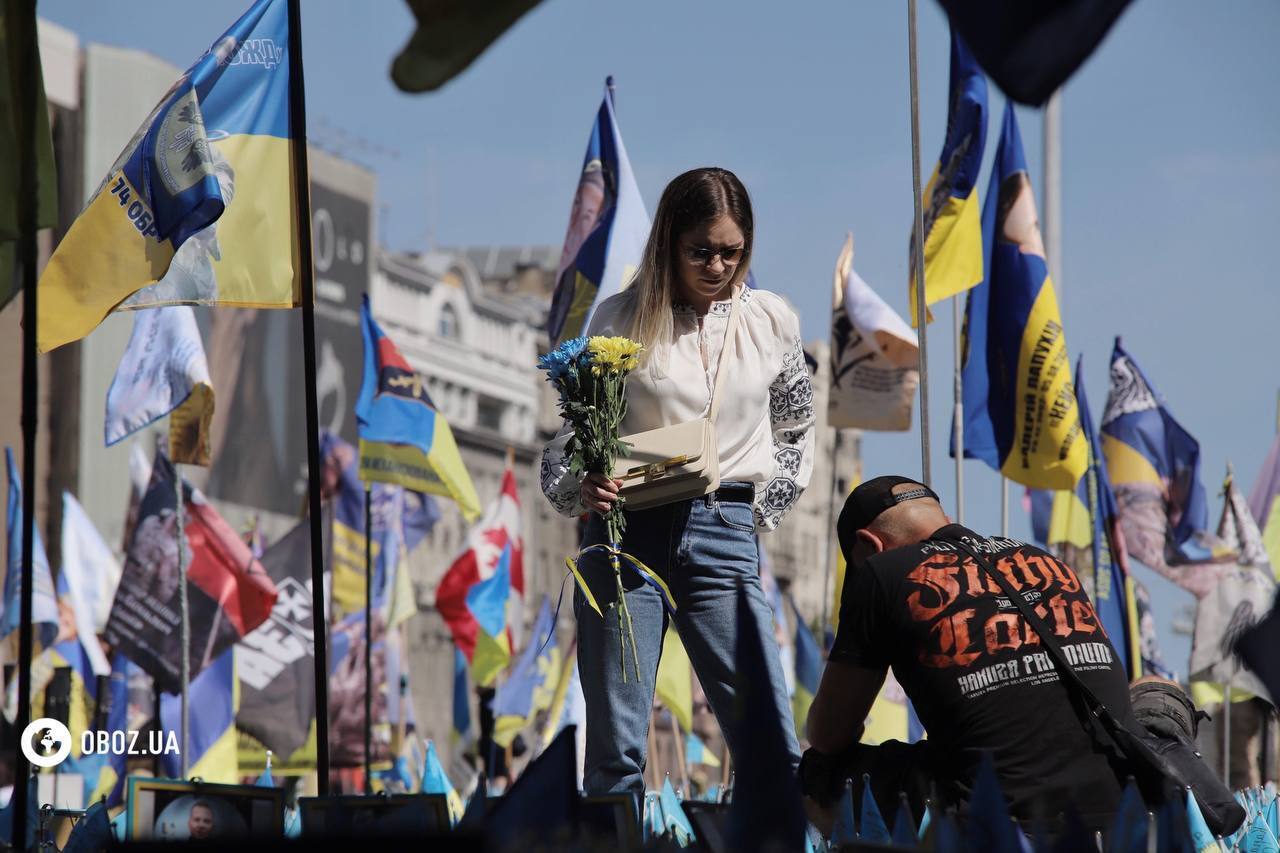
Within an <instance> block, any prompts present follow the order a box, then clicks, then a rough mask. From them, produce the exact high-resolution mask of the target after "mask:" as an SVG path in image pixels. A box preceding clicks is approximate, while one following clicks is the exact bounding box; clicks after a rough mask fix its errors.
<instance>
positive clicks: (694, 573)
mask: <svg viewBox="0 0 1280 853" xmlns="http://www.w3.org/2000/svg"><path fill="white" fill-rule="evenodd" d="M753 226H754V219H753V216H752V211H751V201H750V199H749V198H748V196H747V191H746V188H745V187H744V186H743V185H742V182H741V181H739V180H738V178H737V176H735V175H734V174H733V173H732V172H729V171H727V170H725V169H716V168H703V169H694V170H693V171H690V172H686V173H684V174H683V175H680V176H679V177H677V178H676V179H675V180H673V181H672V182H671V183H670V184H669V185H668V186H667V188H666V190H665V191H664V192H663V194H662V200H661V201H660V202H659V203H658V211H657V214H656V216H655V218H654V223H653V229H652V231H651V232H650V234H649V241H648V244H647V245H646V247H645V252H644V257H643V260H642V262H641V265H640V269H639V270H638V271H637V273H636V278H635V281H634V282H633V283H632V284H631V286H630V287H629V288H628V289H626V290H624V291H623V292H622V293H619V294H617V295H616V296H613V297H610V298H609V299H606V300H605V301H604V302H602V303H601V304H600V305H599V306H597V309H596V312H595V314H594V316H593V317H592V319H591V322H590V331H589V333H590V334H592V335H626V336H628V337H630V338H632V339H634V340H638V341H640V342H641V343H643V344H644V345H645V351H644V354H643V361H642V363H641V366H640V368H639V369H637V370H636V371H634V372H633V373H632V374H631V376H630V378H629V379H628V380H627V390H626V394H627V415H626V418H625V420H624V421H623V423H622V434H623V435H628V434H631V433H636V432H642V431H644V430H649V429H655V428H657V427H662V426H669V425H671V424H677V423H682V422H685V421H691V420H696V419H698V418H701V417H705V416H706V415H707V413H708V411H709V409H710V402H711V399H710V398H711V391H712V388H713V386H714V384H715V379H716V376H717V371H718V370H727V371H729V372H728V374H727V375H726V377H725V382H724V385H723V387H722V388H721V391H720V394H721V395H722V399H721V400H720V402H719V405H720V408H719V413H718V416H717V418H716V422H715V424H716V438H717V444H718V449H719V456H720V459H719V462H720V478H721V479H720V488H719V489H717V490H716V491H715V492H713V493H712V494H709V495H707V496H705V497H703V498H696V499H692V500H685V501H680V502H677V503H673V504H668V505H665V506H660V507H655V508H652V509H646V510H636V511H631V510H629V511H627V529H626V533H625V535H624V538H623V542H622V550H623V551H625V552H627V553H630V554H633V555H634V556H636V557H637V558H639V559H640V560H641V561H642V562H643V563H645V564H646V565H648V566H649V567H650V568H651V569H653V570H654V571H655V572H656V573H657V574H658V575H659V576H661V577H662V579H663V580H664V581H665V582H666V583H667V585H668V586H669V587H670V589H671V593H672V596H673V598H674V601H675V606H676V609H675V612H673V613H668V612H666V611H665V609H664V607H663V603H662V599H661V596H660V595H659V593H658V592H657V590H655V589H654V588H653V587H652V586H650V585H648V584H646V583H644V582H643V581H642V580H641V579H640V577H639V576H638V575H636V574H634V573H631V572H628V571H627V570H626V569H624V570H623V586H624V588H625V589H626V597H627V608H628V609H629V610H630V613H631V617H632V622H633V624H634V633H635V642H636V646H637V651H638V655H639V660H640V667H641V675H642V678H640V679H637V678H636V677H635V674H634V673H633V672H630V670H631V669H632V666H631V663H630V662H631V660H632V658H631V654H630V651H629V650H628V651H627V655H626V660H627V669H628V674H627V675H626V676H624V675H623V672H622V668H621V666H620V661H621V660H623V649H622V648H620V645H621V643H622V637H621V636H620V633H619V630H618V623H617V620H616V617H615V616H614V614H613V613H611V612H609V610H608V609H607V608H608V607H610V606H611V605H613V604H614V602H615V598H616V592H615V582H614V578H613V571H612V569H610V568H609V567H608V565H607V563H606V561H605V559H604V558H603V556H602V555H599V554H591V555H588V556H585V557H584V558H583V560H582V563H581V569H582V575H583V577H584V578H585V579H586V582H587V583H588V584H589V585H590V587H591V590H592V593H593V594H594V596H595V598H596V601H597V602H598V603H599V605H600V607H601V608H602V610H604V612H605V615H606V618H604V619H601V617H600V616H598V615H597V614H596V613H595V612H594V611H593V610H592V609H591V608H590V607H587V606H585V603H584V601H583V598H582V595H581V593H580V592H578V593H577V594H575V597H574V609H575V611H576V613H577V616H578V670H579V677H580V679H581V683H582V690H583V694H584V697H585V698H586V704H587V719H586V741H587V746H586V768H585V771H586V772H585V778H584V787H585V789H586V791H587V793H590V794H599V793H609V792H620V791H643V789H644V777H643V773H644V765H645V751H646V743H647V735H648V726H649V710H650V707H651V705H652V703H653V693H654V682H655V679H656V674H657V668H658V659H659V657H660V655H661V650H662V641H663V635H664V632H665V629H666V625H667V622H668V619H670V620H671V621H673V622H674V625H675V628H676V631H677V632H678V633H679V635H680V639H681V641H682V642H683V644H684V646H685V649H686V650H687V651H688V654H689V659H690V661H691V662H692V664H693V668H694V671H695V672H696V673H697V675H698V678H699V681H700V682H701V683H702V686H703V688H704V690H705V691H706V694H707V698H708V700H709V701H710V703H711V707H712V709H713V710H714V711H715V713H716V716H717V718H718V719H719V721H720V724H721V727H722V729H724V731H725V734H726V736H727V737H728V740H729V746H730V749H731V750H737V749H738V748H740V745H738V744H735V743H734V740H733V732H732V726H731V715H732V714H733V692H734V684H735V675H734V671H735V663H734V652H735V644H736V639H737V638H736V634H737V628H736V625H737V621H736V618H737V590H738V586H739V584H741V585H743V586H744V587H745V590H746V594H747V601H748V604H749V605H750V607H751V609H752V611H753V612H754V615H755V621H756V623H757V625H758V626H759V630H760V635H761V642H762V643H764V645H765V648H766V649H773V648H776V646H777V642H776V640H775V638H774V634H773V627H772V626H773V616H772V612H771V610H770V608H769V605H768V603H767V601H766V600H765V597H764V593H763V590H762V589H761V586H760V576H759V568H760V564H759V554H758V549H757V545H756V537H755V532H756V531H757V530H765V531H769V530H773V529H775V528H776V527H777V526H778V523H779V522H780V521H781V520H782V517H783V516H784V515H785V514H786V513H787V511H788V510H790V509H791V507H792V506H794V505H795V502H796V500H797V499H798V498H799V496H800V493H801V492H802V491H803V490H804V487H805V486H806V485H807V483H808V480H809V475H810V472H811V471H812V468H813V447H812V431H813V423H814V411H813V388H812V386H811V384H810V382H809V372H808V369H807V368H806V366H805V363H804V352H803V350H802V349H801V343H800V324H799V320H798V319H797V317H796V315H795V312H794V311H793V310H792V309H791V308H790V307H789V306H788V305H787V303H786V302H785V301H784V300H783V299H782V298H781V297H779V296H776V295H774V294H772V293H769V292H768V291H764V290H758V289H749V288H747V287H745V285H744V281H745V279H746V277H747V269H748V266H749V264H750V262H751V246H752V237H753ZM733 299H737V300H738V314H739V317H738V320H737V324H736V326H737V327H736V332H735V335H734V346H733V347H732V348H731V350H730V351H729V353H730V357H729V358H728V359H726V360H725V361H724V362H723V363H722V362H721V358H720V356H721V353H722V352H724V351H725V344H726V341H725V338H726V334H727V331H728V326H729V316H730V310H731V304H732V300H733ZM562 432H563V431H562ZM564 440H565V439H564V436H563V435H562V436H560V437H558V438H557V439H556V440H554V441H552V443H551V444H550V445H548V447H547V449H546V450H545V451H544V453H543V459H542V477H541V479H542V489H543V492H544V493H545V494H546V496H547V498H548V500H550V501H551V503H552V505H553V506H555V508H556V509H557V510H558V511H559V512H560V513H562V514H564V515H579V514H581V513H582V512H584V511H585V510H591V511H592V513H591V516H590V520H589V522H588V524H587V530H586V535H585V538H584V542H583V544H584V546H585V545H591V544H595V543H598V542H602V541H604V539H605V532H604V524H603V522H602V520H601V517H600V515H599V513H600V512H602V511H604V510H606V509H607V508H608V506H609V505H610V504H611V503H612V502H613V501H614V500H616V499H617V495H618V489H619V487H620V486H621V481H619V480H611V479H609V478H607V477H604V476H601V475H590V476H588V477H587V478H585V479H583V480H581V481H580V480H578V479H576V478H574V477H573V476H571V475H570V474H568V472H567V471H566V469H565V465H564V462H563V447H564ZM765 658H766V661H767V665H768V669H769V682H770V683H769V685H768V688H769V689H768V690H762V691H760V692H759V693H755V695H756V696H758V697H760V698H761V701H772V702H773V703H774V705H775V706H776V714H777V716H778V718H779V720H780V721H781V723H782V726H783V728H784V730H785V732H786V735H787V740H788V746H789V749H790V752H791V757H792V761H793V763H795V762H798V761H799V748H798V745H797V743H796V739H795V726H794V724H793V722H792V717H791V703H790V700H789V698H788V696H787V689H786V685H785V682H784V680H783V675H782V667H781V664H780V663H779V660H778V656H777V655H776V654H766V655H765ZM753 692H754V691H753Z"/></svg>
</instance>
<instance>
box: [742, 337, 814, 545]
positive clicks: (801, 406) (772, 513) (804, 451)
mask: <svg viewBox="0 0 1280 853" xmlns="http://www.w3.org/2000/svg"><path fill="white" fill-rule="evenodd" d="M769 421H770V424H771V426H772V428H773V435H772V439H773V476H772V477H770V478H769V481H768V482H767V483H765V484H764V486H763V487H761V488H758V489H757V490H756V500H755V516H756V527H757V528H758V529H761V530H776V529H777V527H778V524H779V523H780V522H781V521H782V517H783V516H784V515H786V514H787V513H788V512H789V511H790V510H791V508H792V507H794V506H795V504H796V501H798V500H799V499H800V494H801V493H802V492H803V491H804V489H805V486H807V485H809V476H810V475H811V474H812V473H813V452H814V451H813V426H814V421H815V416H814V408H813V383H812V382H811V381H810V379H809V369H808V367H806V366H805V363H804V349H803V348H802V347H801V345H800V339H799V338H796V339H795V341H794V342H793V343H792V345H791V349H790V350H789V351H788V352H787V354H786V356H785V357H784V358H783V360H782V371H781V372H780V373H779V374H778V376H777V378H776V379H774V380H773V384H771V385H770V386H769Z"/></svg>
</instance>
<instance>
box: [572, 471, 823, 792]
mask: <svg viewBox="0 0 1280 853" xmlns="http://www.w3.org/2000/svg"><path fill="white" fill-rule="evenodd" d="M722 485H730V484H727V483H726V484H722ZM754 526H755V523H754V518H753V515H752V508H751V505H750V504H748V503H739V502H728V501H724V502H722V501H718V500H716V498H715V497H714V495H708V496H706V497H703V498H695V499H693V500H688V501H681V502H679V503H675V504H669V505H667V506H662V507H656V508H654V509H647V510H639V511H634V512H628V513H627V529H626V533H625V534H624V535H623V542H622V550H623V551H625V552H627V553H628V554H632V555H633V556H635V557H636V558H638V559H639V560H640V561H641V562H643V563H644V564H645V565H647V566H648V567H649V568H651V569H653V571H654V572H655V573H656V574H657V575H658V576H659V577H661V578H662V579H663V580H664V581H665V582H666V583H667V585H668V586H669V587H670V588H671V594H672V598H673V599H674V600H675V604H676V612H675V613H674V614H673V615H672V616H671V618H672V619H673V620H674V622H675V628H676V631H677V632H678V633H679V635H680V639H681V641H682V642H683V643H684V647H685V650H686V651H687V652H688V653H689V660H690V663H692V664H693V670H694V672H695V673H697V676H698V680H699V681H700V682H701V683H702V688H703V690H704V692H705V693H706V695H707V700H708V701H709V702H710V703H711V710H712V711H714V712H715V715H716V719H717V720H718V721H719V722H720V727H721V729H723V731H724V733H725V736H726V739H727V741H728V743H729V749H730V751H731V753H733V754H738V750H739V749H742V748H746V749H750V748H751V745H750V744H736V743H734V737H733V735H734V732H733V725H732V720H733V713H734V712H733V696H734V681H735V670H736V666H735V663H734V657H735V648H736V643H737V633H738V632H737V590H738V585H739V584H743V585H744V586H745V587H746V591H747V600H748V602H749V603H750V606H751V609H752V611H754V614H755V621H756V624H757V625H759V627H760V639H761V642H762V643H763V644H764V648H765V660H766V662H767V665H768V668H769V674H768V675H769V682H770V685H771V687H772V690H771V691H768V692H770V693H771V694H772V697H773V699H772V701H773V703H774V705H775V706H776V708H775V710H776V713H777V716H778V720H779V722H780V723H781V725H782V727H783V729H784V730H785V732H786V736H787V744H788V747H789V750H790V752H791V760H792V764H793V766H794V765H795V764H798V763H799V761H800V747H799V744H798V743H797V741H796V734H795V724H794V723H793V722H792V717H791V701H790V699H789V698H788V696H787V688H786V683H785V682H784V681H783V677H782V663H781V661H780V660H779V657H778V654H777V648H778V645H777V641H776V639H775V638H774V634H773V613H772V611H771V610H770V609H769V605H768V602H767V601H766V600H765V597H764V590H763V589H762V588H761V586H760V564H759V556H758V554H757V551H756V542H755V532H754ZM605 538H606V534H605V526H604V522H603V520H602V519H601V518H600V516H599V515H597V514H595V513H593V514H592V515H591V520H590V521H589V522H588V524H587V531H586V536H585V538H584V541H583V545H584V547H585V546H587V545H594V544H598V543H600V542H603V541H605ZM580 566H581V569H582V575H583V577H584V579H585V580H586V582H587V584H588V585H589V586H590V587H591V592H592V594H593V595H594V596H595V598H596V602H597V603H598V604H599V605H600V609H601V610H602V611H603V612H604V618H603V619H601V618H600V616H598V615H596V612H595V611H594V610H592V609H591V607H590V606H589V605H587V603H586V601H585V599H584V598H583V596H582V593H581V592H575V594H574V611H575V613H576V614H577V617H578V673H579V676H580V678H581V681H582V692H583V696H584V698H585V699H586V703H587V719H586V725H587V754H586V767H585V776H584V779H583V787H584V788H585V789H586V792H587V793H588V794H606V793H618V792H625V791H641V792H642V791H643V790H644V766H645V752H646V746H647V742H648V734H649V716H650V715H649V711H650V708H651V707H652V705H653V692H654V682H655V680H656V677H657V672H658V658H659V657H660V656H661V655H662V638H663V635H664V634H665V633H666V628H667V619H668V614H667V612H666V610H665V609H664V607H663V604H662V597H661V595H660V594H659V593H658V591H657V590H656V589H654V588H653V587H652V586H650V585H649V584H647V583H644V582H643V581H641V580H640V577H639V575H638V574H636V573H635V572H634V571H632V570H631V569H628V568H626V567H625V566H624V567H623V569H622V583H623V588H624V590H625V594H626V598H627V607H628V609H629V610H630V611H631V618H632V621H633V623H634V625H635V641H636V648H637V652H638V654H639V658H640V671H641V675H642V678H641V679H637V678H636V675H635V671H634V670H635V663H634V658H633V657H632V654H631V649H630V647H629V646H628V648H627V649H626V666H627V680H626V681H625V682H624V681H623V677H622V669H621V661H622V660H623V649H622V648H621V638H620V637H619V633H618V618H617V614H616V612H615V611H614V610H613V609H611V608H610V605H612V604H613V603H614V602H615V600H616V599H617V589H616V582H615V580H614V576H613V570H612V568H610V566H609V564H608V559H607V557H605V556H604V555H602V554H600V553H598V552H597V553H593V554H589V555H587V556H585V557H584V558H583V559H582V562H581V564H580Z"/></svg>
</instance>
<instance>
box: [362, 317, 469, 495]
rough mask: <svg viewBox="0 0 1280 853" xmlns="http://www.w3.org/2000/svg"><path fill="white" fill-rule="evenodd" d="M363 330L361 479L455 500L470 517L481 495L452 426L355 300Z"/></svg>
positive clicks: (373, 321)
mask: <svg viewBox="0 0 1280 853" xmlns="http://www.w3.org/2000/svg"><path fill="white" fill-rule="evenodd" d="M360 321H361V322H360V326H361V329H362V330H363V332H364V381H363V382H362V383H361V384H360V397H359V399H358V400H356V421H357V422H358V425H359V430H360V479H362V480H364V481H365V482H370V481H376V482H382V483H398V484H399V485H401V486H404V487H405V488H407V489H413V490H414V491H418V492H425V493H427V494H432V495H440V496H441V497H446V498H449V499H450V500H452V501H454V502H455V503H457V504H458V508H459V509H460V510H462V514H463V515H464V516H466V517H467V519H468V520H473V519H475V518H476V516H478V515H479V514H480V498H479V497H477V496H476V487H475V486H474V485H473V484H472V482H471V475H470V474H468V473H467V469H466V466H465V465H463V464H462V455H461V454H460V453H459V452H458V445H457V443H456V442H455V441H454V439H453V430H451V429H449V424H448V422H447V421H446V420H445V419H444V417H443V416H442V415H441V414H440V413H439V412H438V411H436V406H435V403H433V402H432V401H431V396H430V395H429V394H428V393H427V388H426V381H425V380H424V379H423V378H422V374H420V373H418V372H417V371H416V370H414V369H413V368H412V367H410V366H409V362H408V361H406V360H405V358H404V356H403V355H401V354H400V350H398V349H397V348H396V345H395V344H394V343H393V342H392V340H391V339H390V338H388V337H387V336H386V334H384V333H383V331H382V328H381V327H380V326H379V325H378V323H377V321H376V320H374V319H373V312H372V311H371V310H370V308H369V295H368V294H365V295H364V297H363V299H362V302H361V305H360Z"/></svg>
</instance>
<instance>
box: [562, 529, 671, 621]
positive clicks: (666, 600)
mask: <svg viewBox="0 0 1280 853" xmlns="http://www.w3.org/2000/svg"><path fill="white" fill-rule="evenodd" d="M596 551H599V552H603V553H605V554H608V555H609V556H610V557H611V558H613V559H616V560H617V561H618V563H619V565H626V566H628V567H630V568H631V569H632V570H633V571H635V572H636V573H637V574H638V575H640V579H641V580H643V581H644V582H645V583H647V584H649V585H650V586H651V587H653V588H654V589H656V590H657V591H658V594H659V595H661V596H662V604H663V606H665V607H666V608H667V612H669V613H675V612H676V601H675V598H674V596H672V595H671V588H670V587H669V586H667V584H666V581H664V580H663V579H662V578H660V577H658V574H657V572H655V571H654V570H653V569H651V568H649V567H648V566H646V565H645V564H644V563H643V562H641V561H640V560H638V559H637V558H636V557H634V556H632V555H631V554H628V553H626V552H625V551H623V550H622V549H621V548H618V547H617V546H616V545H610V544H608V543H607V542H602V543H600V544H599V545H589V546H587V547H586V548H583V549H582V550H581V551H579V552H578V556H577V557H576V558H575V557H566V558H565V560H564V562H565V565H566V566H568V567H569V571H570V572H572V573H573V579H574V580H575V581H576V582H577V584H578V589H580V590H582V595H583V597H584V598H586V600H587V604H589V605H591V609H592V610H594V611H595V612H596V613H597V614H598V615H599V616H600V617H601V618H604V613H603V612H602V611H601V610H600V605H599V603H597V602H596V597H595V596H594V595H592V594H591V588H590V587H589V586H587V582H586V579H585V578H583V577H582V571H581V570H580V569H579V568H578V563H579V562H580V561H581V560H582V558H583V557H584V556H586V555H587V554H590V553H592V552H596Z"/></svg>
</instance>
